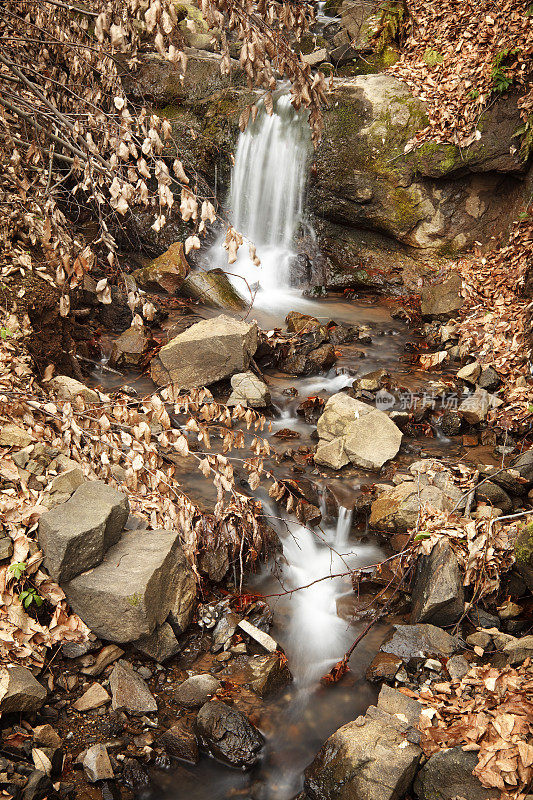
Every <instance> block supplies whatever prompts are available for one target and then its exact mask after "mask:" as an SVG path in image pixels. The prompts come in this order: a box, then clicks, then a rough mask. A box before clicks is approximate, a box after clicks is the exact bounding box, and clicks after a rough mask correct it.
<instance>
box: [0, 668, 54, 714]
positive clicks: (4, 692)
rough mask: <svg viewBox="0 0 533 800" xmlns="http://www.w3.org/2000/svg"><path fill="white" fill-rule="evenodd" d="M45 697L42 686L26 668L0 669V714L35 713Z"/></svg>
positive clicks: (44, 690)
mask: <svg viewBox="0 0 533 800" xmlns="http://www.w3.org/2000/svg"><path fill="white" fill-rule="evenodd" d="M46 695H47V691H46V689H45V688H44V686H42V685H41V684H40V683H39V681H37V680H36V679H35V678H34V677H33V675H32V673H31V672H30V671H29V669H26V667H20V666H16V665H13V666H10V667H0V714H9V713H11V712H16V713H17V714H19V713H22V712H24V711H37V710H38V709H39V708H40V707H41V706H42V704H43V703H44V701H45V699H46Z"/></svg>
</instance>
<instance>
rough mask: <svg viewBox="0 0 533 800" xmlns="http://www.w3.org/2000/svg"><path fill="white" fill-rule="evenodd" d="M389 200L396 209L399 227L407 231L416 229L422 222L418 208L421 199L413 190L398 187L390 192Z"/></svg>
mask: <svg viewBox="0 0 533 800" xmlns="http://www.w3.org/2000/svg"><path fill="white" fill-rule="evenodd" d="M388 200H389V202H390V204H391V206H392V207H393V208H394V214H395V217H396V221H397V223H398V225H399V226H400V227H401V228H403V229H406V230H409V229H410V228H412V227H414V226H415V225H416V224H417V222H419V221H420V214H419V211H418V206H419V204H420V198H419V197H418V195H417V194H416V193H414V192H413V191H412V190H411V189H404V188H402V187H397V188H395V189H392V190H391V191H390V192H389V195H388Z"/></svg>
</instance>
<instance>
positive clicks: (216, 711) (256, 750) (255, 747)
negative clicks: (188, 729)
mask: <svg viewBox="0 0 533 800" xmlns="http://www.w3.org/2000/svg"><path fill="white" fill-rule="evenodd" d="M196 727H197V731H198V734H199V736H200V739H201V742H202V744H203V746H204V747H205V748H207V749H208V750H209V751H210V752H211V753H212V755H214V756H215V757H216V758H220V759H221V761H225V762H226V763H227V764H230V766H232V767H246V768H250V767H253V766H254V764H257V762H258V761H259V758H260V756H261V749H262V747H263V743H264V740H263V737H262V735H261V734H260V733H259V731H258V730H257V729H256V728H255V727H254V726H253V725H252V723H251V722H250V721H249V720H248V719H247V718H246V717H245V716H244V714H242V713H241V712H240V711H238V710H237V709H236V708H232V707H231V706H228V705H226V704H225V703H222V702H220V701H218V700H215V701H213V702H211V703H206V704H205V705H204V706H202V708H201V709H200V711H199V713H198V717H197V718H196Z"/></svg>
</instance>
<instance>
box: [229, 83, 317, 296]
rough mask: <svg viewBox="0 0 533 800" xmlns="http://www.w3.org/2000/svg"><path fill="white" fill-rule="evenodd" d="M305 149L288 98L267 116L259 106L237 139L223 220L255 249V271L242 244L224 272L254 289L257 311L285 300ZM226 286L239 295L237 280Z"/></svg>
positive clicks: (303, 126)
mask: <svg viewBox="0 0 533 800" xmlns="http://www.w3.org/2000/svg"><path fill="white" fill-rule="evenodd" d="M310 149H311V136H310V130H309V125H308V122H307V118H306V114H305V113H302V112H297V111H296V110H295V109H294V108H293V106H292V105H291V101H290V96H289V95H288V94H284V95H281V96H279V97H278V98H277V99H276V100H275V104H274V113H273V114H272V115H271V116H269V115H268V114H267V113H266V111H265V109H264V106H263V105H262V104H261V105H260V108H259V112H258V114H257V117H256V119H255V121H254V122H253V123H251V124H250V125H249V126H248V128H247V129H246V131H245V132H244V133H241V135H240V137H239V141H238V145H237V152H236V156H235V166H234V169H233V173H232V177H231V188H230V193H229V198H228V202H227V208H228V216H229V217H230V219H231V223H232V225H233V226H234V228H236V230H238V231H239V232H240V233H241V234H242V235H243V236H244V237H245V238H246V240H248V241H249V242H251V243H253V244H254V245H255V247H256V249H257V254H258V256H259V258H260V260H261V266H260V267H256V266H254V265H253V264H252V262H251V261H250V258H249V254H248V247H246V245H244V246H243V247H241V248H240V250H239V254H238V259H237V263H236V264H234V265H233V267H232V268H231V269H230V270H229V271H230V272H234V273H237V274H238V275H242V276H243V277H244V278H245V279H246V281H247V282H248V284H249V286H252V287H255V288H257V289H258V296H257V298H256V305H257V306H258V307H260V308H261V307H262V308H270V309H275V308H277V307H278V304H279V303H280V302H281V303H282V304H283V305H285V304H287V299H288V297H290V296H291V293H290V290H289V287H290V268H291V258H292V257H293V256H294V255H295V253H294V250H293V249H292V248H293V244H294V239H295V236H296V234H297V233H298V230H299V228H300V225H301V223H302V219H303V205H304V196H305V189H306V184H307V172H308V160H309V153H310ZM220 266H222V263H221V264H220ZM232 282H233V283H234V285H235V287H236V288H237V289H238V290H239V291H240V292H241V293H243V282H242V280H239V279H238V278H232ZM293 294H294V293H293ZM289 305H294V304H293V303H292V304H291V302H290V301H289Z"/></svg>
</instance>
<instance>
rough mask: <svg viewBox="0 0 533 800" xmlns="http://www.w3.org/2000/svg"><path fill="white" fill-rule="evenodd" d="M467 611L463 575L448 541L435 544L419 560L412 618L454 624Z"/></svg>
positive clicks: (412, 620)
mask: <svg viewBox="0 0 533 800" xmlns="http://www.w3.org/2000/svg"><path fill="white" fill-rule="evenodd" d="M463 611H464V590H463V578H462V576H461V572H460V570H459V564H458V562H457V558H456V557H455V555H454V553H453V551H452V549H451V547H450V546H449V544H448V543H447V542H446V541H442V542H439V543H438V544H436V545H435V546H434V547H433V550H432V551H431V553H430V554H429V556H422V557H421V558H420V560H419V563H418V564H417V570H416V576H415V585H414V589H413V610H412V612H411V622H413V623H416V622H430V623H432V624H433V625H450V624H451V623H453V622H457V620H458V619H459V617H460V616H461V614H462V613H463Z"/></svg>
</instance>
